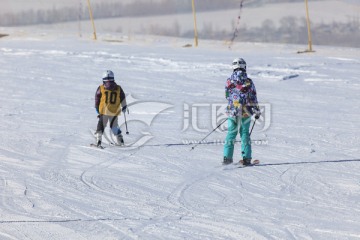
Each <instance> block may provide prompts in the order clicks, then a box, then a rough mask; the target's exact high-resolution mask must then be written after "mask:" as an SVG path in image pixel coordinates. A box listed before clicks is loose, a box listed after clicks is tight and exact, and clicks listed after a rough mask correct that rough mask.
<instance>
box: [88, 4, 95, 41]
mask: <svg viewBox="0 0 360 240" xmlns="http://www.w3.org/2000/svg"><path fill="white" fill-rule="evenodd" d="M87 2H88V8H89V15H90V19H91V22H92V26H93V29H94V40H96V30H95V23H94V18H93V15H92V10H91V5H90V0H87Z"/></svg>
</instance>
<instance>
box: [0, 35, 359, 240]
mask: <svg viewBox="0 0 360 240" xmlns="http://www.w3.org/2000/svg"><path fill="white" fill-rule="evenodd" d="M1 43H2V46H1V47H0V64H1V65H2V66H3V68H2V69H1V70H0V80H1V82H2V87H1V88H0V93H1V94H0V101H1V103H2V104H1V106H0V109H1V113H0V114H1V124H0V131H1V135H2V138H1V139H0V143H1V144H0V159H1V160H0V173H1V179H0V188H1V192H0V197H1V202H0V209H1V210H0V216H1V217H0V238H1V239H359V238H360V231H359V229H360V224H359V223H360V217H359V216H360V206H359V202H360V182H359V179H360V171H359V170H360V159H359V156H360V152H359V148H358V144H359V140H360V137H359V129H360V126H359V123H358V121H357V119H358V118H359V114H360V113H359V112H360V111H359V106H360V99H359V94H358V92H359V90H360V85H359V72H358V69H359V62H360V59H359V57H358V56H359V50H358V49H339V48H330V47H326V48H325V47H324V48H320V47H319V49H318V50H317V52H316V53H314V54H303V55H298V54H295V52H296V50H298V49H296V46H287V45H284V47H282V48H281V50H278V49H276V48H275V47H274V46H273V45H270V44H268V45H266V44H261V45H256V44H250V43H243V44H240V43H239V44H234V45H233V46H232V51H229V49H228V48H227V47H226V46H224V45H223V44H222V43H217V42H204V43H203V45H202V46H200V47H199V48H196V49H191V48H190V49H189V48H180V47H174V46H173V45H172V44H168V42H167V41H166V40H165V39H164V41H163V42H160V43H153V44H149V43H147V44H143V43H142V42H141V41H138V42H137V41H135V42H133V43H131V42H129V43H126V42H125V43H121V44H111V43H106V42H101V41H98V42H90V41H85V40H75V39H60V40H54V41H50V40H43V41H42V40H38V41H31V40H21V39H11V38H9V39H2V40H1ZM239 52H242V57H244V58H245V59H246V61H247V62H248V71H249V75H250V76H251V77H252V78H253V80H254V81H255V84H256V87H257V91H258V98H259V100H260V101H261V102H263V103H269V104H270V105H271V115H270V116H271V118H270V119H266V120H270V121H271V122H270V125H269V126H270V127H269V128H268V129H265V130H263V131H261V130H260V129H261V127H262V126H263V125H257V126H256V128H255V131H254V133H253V139H265V140H266V143H267V144H265V145H254V147H253V148H254V149H253V152H254V156H255V158H259V159H260V160H261V164H260V165H259V166H254V167H249V168H231V169H228V170H226V171H225V170H224V167H223V166H221V159H222V148H223V146H222V145H198V146H197V147H196V148H195V149H194V150H193V151H190V149H191V147H190V146H186V145H182V146H181V145H180V146H166V145H161V144H167V143H181V141H182V139H193V140H199V139H201V138H203V137H204V136H205V135H206V133H207V132H209V131H211V129H212V126H210V124H209V123H210V121H206V118H207V115H206V114H208V112H209V111H210V110H209V109H207V110H206V108H207V106H210V105H209V104H211V103H214V104H222V103H224V99H223V94H224V92H223V86H224V82H225V79H226V77H228V75H229V73H230V71H231V70H230V69H229V66H228V64H229V63H230V62H231V60H232V59H233V58H234V57H238V56H237V54H238V53H239ZM235 55H236V56H235ZM106 69H112V70H114V72H115V78H116V81H117V82H118V83H120V84H121V85H122V86H123V88H124V90H125V92H126V93H128V94H131V96H133V97H134V98H136V99H138V100H139V101H143V102H146V101H149V102H157V101H159V102H161V103H162V104H164V103H167V104H168V105H169V106H170V107H168V106H166V107H165V105H162V107H165V109H163V108H162V109H161V111H162V112H161V114H159V115H156V113H157V112H159V111H160V110H159V111H158V110H157V108H156V107H154V108H150V107H149V104H144V105H141V104H139V105H134V106H133V107H129V108H130V115H128V116H129V122H128V126H129V130H130V135H124V137H125V141H128V142H129V141H133V140H135V139H136V138H137V137H138V136H141V135H142V134H143V133H144V132H146V133H148V134H151V135H152V139H151V140H149V141H148V144H154V145H155V144H160V146H152V147H151V146H143V147H135V148H117V147H111V146H108V147H107V148H105V149H103V150H99V149H95V148H90V147H87V146H88V144H89V143H90V142H91V141H93V136H91V134H90V133H89V129H94V128H95V127H96V123H97V119H96V113H95V110H94V107H93V105H94V103H93V101H94V97H93V96H94V92H95V90H96V88H97V86H98V85H99V84H100V83H101V82H100V80H99V79H100V77H101V73H102V71H104V70H106ZM184 104H188V105H189V106H190V108H189V109H191V106H193V104H205V105H202V106H203V108H202V109H200V110H199V112H201V114H200V115H199V119H200V120H199V123H198V124H199V127H200V128H203V127H204V126H205V127H206V130H205V131H204V132H197V131H194V130H193V129H192V128H191V127H189V128H187V129H185V130H183V131H182V128H183V127H184V125H183V124H184V121H185V119H184V116H185V115H184ZM206 104H208V105H206ZM204 106H205V107H204ZM131 109H134V111H133V112H132V110H131ZM159 109H160V108H159ZM147 113H148V114H147ZM150 115H151V116H150ZM154 115H155V116H154ZM210 117H211V116H210ZM141 118H143V119H146V121H145V123H144V122H139V121H136V120H137V119H141ZM208 118H209V117H208ZM263 118H264V116H263ZM119 119H120V123H121V124H123V118H122V117H121V118H119ZM122 130H123V131H124V130H125V126H124V125H122ZM224 138H225V133H224V132H214V133H213V134H212V135H211V137H209V140H211V139H213V140H215V141H216V140H223V139H224ZM239 148H240V145H239V144H237V145H236V149H235V154H236V156H237V157H236V158H238V159H236V160H239V159H240V158H239V157H238V156H239V155H240V154H239V151H240V150H239Z"/></svg>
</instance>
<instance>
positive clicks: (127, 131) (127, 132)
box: [124, 112, 129, 134]
mask: <svg viewBox="0 0 360 240" xmlns="http://www.w3.org/2000/svg"><path fill="white" fill-rule="evenodd" d="M128 113H129V112H128ZM124 119H125V127H126V134H129V130H128V126H127V122H126V113H124Z"/></svg>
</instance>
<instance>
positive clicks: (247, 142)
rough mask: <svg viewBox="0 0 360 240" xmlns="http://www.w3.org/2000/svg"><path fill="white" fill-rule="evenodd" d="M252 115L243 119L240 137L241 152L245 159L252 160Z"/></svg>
mask: <svg viewBox="0 0 360 240" xmlns="http://www.w3.org/2000/svg"><path fill="white" fill-rule="evenodd" d="M250 123H251V117H246V118H242V119H241V126H240V131H239V132H240V137H241V153H242V157H243V160H249V161H251V139H250V134H249V129H250Z"/></svg>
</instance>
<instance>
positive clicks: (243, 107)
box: [225, 70, 259, 117]
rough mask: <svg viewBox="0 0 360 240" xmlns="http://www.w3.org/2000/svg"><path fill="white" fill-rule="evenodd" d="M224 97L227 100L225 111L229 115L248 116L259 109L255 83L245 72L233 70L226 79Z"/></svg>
mask: <svg viewBox="0 0 360 240" xmlns="http://www.w3.org/2000/svg"><path fill="white" fill-rule="evenodd" d="M225 97H226V99H227V100H228V105H227V108H226V113H227V115H228V116H229V117H237V116H242V117H250V116H251V115H253V114H255V111H259V105H258V101H257V97H256V89H255V85H254V83H253V81H252V80H251V79H250V78H248V76H247V74H246V72H243V71H241V70H234V72H233V73H232V74H231V76H230V78H228V79H227V80H226V84H225Z"/></svg>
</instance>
